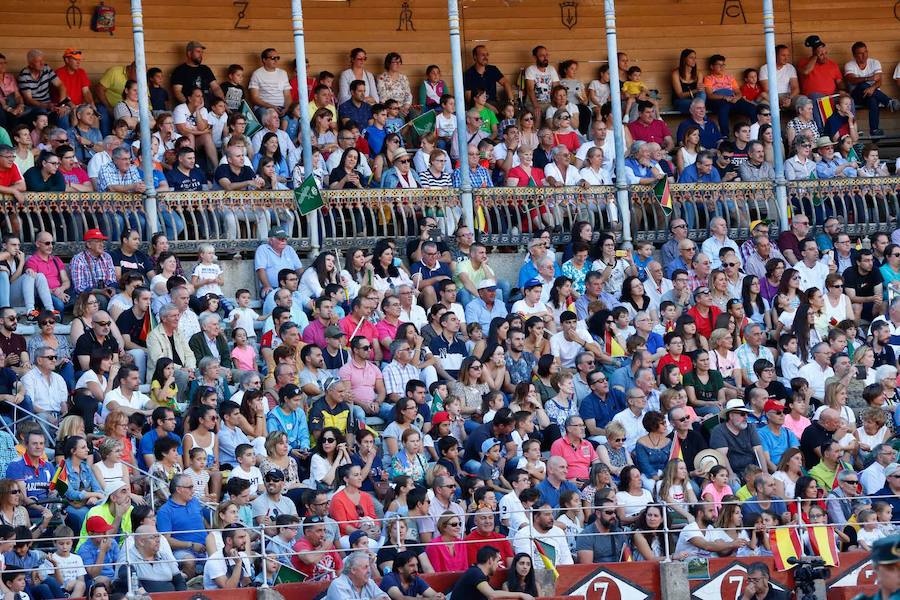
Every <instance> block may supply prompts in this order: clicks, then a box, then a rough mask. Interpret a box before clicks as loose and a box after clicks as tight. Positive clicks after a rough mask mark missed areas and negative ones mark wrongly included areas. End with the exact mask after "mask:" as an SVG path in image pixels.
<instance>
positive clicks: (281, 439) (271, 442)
mask: <svg viewBox="0 0 900 600" xmlns="http://www.w3.org/2000/svg"><path fill="white" fill-rule="evenodd" d="M272 469H278V470H280V471H281V472H282V473H284V495H285V496H287V497H288V498H290V499H291V500H292V501H293V502H294V505H295V506H297V507H302V506H303V504H302V502H301V501H300V500H301V499H300V496H301V495H302V493H303V489H304V488H303V487H302V486H303V482H302V481H301V480H300V474H299V470H298V467H297V461H295V460H294V459H293V457H292V456H291V444H290V442H289V441H288V436H287V434H286V433H285V432H283V431H271V432H269V434H268V435H267V436H266V457H265V458H264V459H262V462H260V463H259V470H260V471H261V472H263V473H268V472H269V471H271V470H272Z"/></svg>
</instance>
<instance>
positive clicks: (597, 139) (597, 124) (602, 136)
mask: <svg viewBox="0 0 900 600" xmlns="http://www.w3.org/2000/svg"><path fill="white" fill-rule="evenodd" d="M591 148H600V149H601V150H603V162H602V163H601V165H600V168H601V169H602V170H603V171H605V172H606V173H607V174H608V175H610V176H612V175H613V167H614V166H615V158H616V148H615V143H614V140H613V136H612V135H609V132H608V130H607V128H606V123H605V122H604V121H603V120H602V119H596V120H594V121H593V122H592V123H591V139H590V140H588V141H587V142H584V143H583V144H581V146H579V147H578V150H577V151H576V152H575V166H576V167H577V168H579V169H581V168H582V167H584V166H587V165H586V163H585V161H586V160H587V155H588V152H589V151H590V150H591Z"/></svg>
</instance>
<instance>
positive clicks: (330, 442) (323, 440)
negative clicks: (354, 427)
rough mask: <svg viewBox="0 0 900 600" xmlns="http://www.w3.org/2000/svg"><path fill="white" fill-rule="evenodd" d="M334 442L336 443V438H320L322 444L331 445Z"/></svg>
mask: <svg viewBox="0 0 900 600" xmlns="http://www.w3.org/2000/svg"><path fill="white" fill-rule="evenodd" d="M336 441H337V439H336V438H333V437H327V438H322V443H323V444H333V443H335V442H336Z"/></svg>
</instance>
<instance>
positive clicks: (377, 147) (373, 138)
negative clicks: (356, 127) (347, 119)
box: [362, 104, 388, 159]
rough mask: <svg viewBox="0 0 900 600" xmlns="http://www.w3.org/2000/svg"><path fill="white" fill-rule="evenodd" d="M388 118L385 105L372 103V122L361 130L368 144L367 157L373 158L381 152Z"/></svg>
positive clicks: (386, 132)
mask: <svg viewBox="0 0 900 600" xmlns="http://www.w3.org/2000/svg"><path fill="white" fill-rule="evenodd" d="M387 120H388V110H387V106H385V105H384V104H373V105H372V124H371V125H369V126H368V127H366V128H365V129H364V130H363V134H362V137H363V138H365V140H366V142H367V143H368V144H369V158H372V159H374V158H375V157H376V156H378V154H380V153H381V149H382V148H383V147H384V138H386V137H387V134H388V131H387V130H386V129H385V126H386V125H387Z"/></svg>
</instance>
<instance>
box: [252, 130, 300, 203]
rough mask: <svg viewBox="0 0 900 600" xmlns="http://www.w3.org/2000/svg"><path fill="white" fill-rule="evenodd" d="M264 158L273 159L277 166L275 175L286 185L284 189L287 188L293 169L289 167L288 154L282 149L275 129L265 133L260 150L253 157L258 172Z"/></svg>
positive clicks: (254, 168)
mask: <svg viewBox="0 0 900 600" xmlns="http://www.w3.org/2000/svg"><path fill="white" fill-rule="evenodd" d="M263 158H271V159H272V163H273V164H274V166H275V175H276V178H277V180H278V183H280V184H282V185H283V186H285V188H284V189H287V187H286V186H287V184H288V181H289V180H290V176H291V171H290V169H289V168H288V161H287V156H285V151H284V150H282V149H281V146H280V145H279V143H278V136H277V135H276V134H275V132H273V131H269V132H267V133H265V134H264V135H263V137H262V142H261V143H260V145H259V152H257V153H256V155H255V156H254V157H253V160H252V165H253V170H254V171H256V172H257V173H259V165H260V161H261V160H262V159H263Z"/></svg>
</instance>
